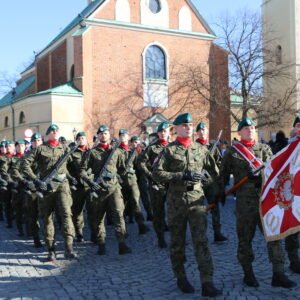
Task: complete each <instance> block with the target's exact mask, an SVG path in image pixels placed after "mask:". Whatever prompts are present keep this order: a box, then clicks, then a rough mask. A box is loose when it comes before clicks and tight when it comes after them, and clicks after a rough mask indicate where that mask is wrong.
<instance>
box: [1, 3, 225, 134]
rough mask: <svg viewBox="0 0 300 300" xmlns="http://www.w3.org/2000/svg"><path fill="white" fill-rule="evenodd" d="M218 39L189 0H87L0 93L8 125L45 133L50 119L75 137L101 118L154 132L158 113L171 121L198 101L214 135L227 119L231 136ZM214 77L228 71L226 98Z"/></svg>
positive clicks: (196, 108) (197, 116)
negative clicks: (214, 98)
mask: <svg viewBox="0 0 300 300" xmlns="http://www.w3.org/2000/svg"><path fill="white" fill-rule="evenodd" d="M214 39H215V34H214V32H213V31H212V30H211V29H210V27H209V26H208V24H207V23H206V22H205V21H204V19H203V18H202V16H201V15H200V13H199V12H198V10H197V9H196V8H195V6H194V5H193V3H192V2H191V1H189V0H172V1H171V0H94V1H88V3H87V7H86V8H85V9H84V10H83V11H82V12H81V13H80V14H79V15H78V16H77V17H76V18H75V19H74V20H73V21H72V22H71V23H70V24H69V25H68V26H67V27H66V28H65V29H64V30H63V31H62V32H61V33H60V34H59V35H58V36H57V37H55V38H54V39H53V40H52V41H51V42H50V43H49V44H48V45H47V46H46V47H45V48H44V49H43V50H42V51H41V52H40V53H38V54H37V55H36V59H35V62H34V64H33V65H32V66H31V67H29V68H28V69H27V70H25V71H24V72H23V73H22V74H21V75H22V78H21V80H20V82H19V83H18V85H17V87H16V89H15V91H12V92H11V93H10V94H9V95H6V96H5V97H4V98H3V99H2V100H1V101H0V134H1V136H2V138H3V137H4V136H6V137H9V138H10V132H11V131H12V126H13V125H14V130H15V136H16V137H17V138H18V137H20V135H21V133H22V131H23V130H24V129H26V128H32V129H33V130H39V131H41V132H42V133H44V132H45V128H47V126H48V125H49V124H50V123H51V122H53V123H57V124H58V125H59V126H60V127H61V129H62V135H64V136H65V137H66V138H67V139H73V134H74V132H76V131H79V130H86V131H87V132H88V135H89V137H91V136H92V135H93V134H94V133H95V131H96V130H97V127H98V126H99V124H102V123H106V124H107V125H108V126H110V128H111V129H112V133H113V135H117V133H118V129H119V128H121V127H125V128H129V129H130V133H134V134H145V133H148V134H151V133H152V132H153V131H154V130H155V129H154V127H155V126H154V123H153V124H151V122H150V121H151V120H152V119H153V120H154V119H155V116H160V118H161V119H167V120H170V121H172V120H173V118H174V117H175V116H176V114H178V113H180V112H185V111H190V112H192V114H193V117H194V120H195V122H198V121H206V122H207V123H208V124H209V126H210V128H211V134H212V137H211V138H213V135H217V132H218V130H220V129H221V127H222V128H223V129H224V137H225V138H227V139H230V114H229V113H228V112H227V113H224V109H223V108H222V107H225V106H226V105H227V107H229V105H230V104H229V90H228V67H227V65H228V64H227V53H226V52H225V51H224V50H223V49H221V48H220V47H217V46H216V45H214V44H213V40H214ZM219 62H222V63H219ZM224 62H225V64H224ZM196 71H197V72H198V73H197V74H199V72H200V73H201V75H202V76H201V78H202V87H201V91H199V89H198V87H197V83H195V82H193V80H192V78H193V72H196ZM212 77H214V78H219V79H220V80H218V82H219V85H222V101H223V102H224V103H225V105H222V106H218V105H214V106H212V105H211V103H210V102H211V101H209V100H210V94H211V88H212V86H211V78H212ZM203 82H204V84H203ZM224 87H225V93H224ZM12 112H13V113H12ZM22 112H23V115H24V116H23V115H22V116H23V119H22V118H21V117H20V114H21V113H22ZM6 117H8V119H9V120H8V122H6V121H5V120H6ZM20 118H21V121H22V122H21V123H20V122H18V121H20V120H19V119H20ZM151 118H152V119H151ZM10 119H14V122H12V120H11V121H10ZM2 120H3V121H2ZM149 120H150V121H149ZM156 121H157V120H156V119H155V120H154V121H153V122H156ZM1 122H2V124H3V127H2V126H1ZM5 122H6V123H5ZM13 123H14V124H13ZM5 125H6V126H5Z"/></svg>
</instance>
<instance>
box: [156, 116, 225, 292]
mask: <svg viewBox="0 0 300 300" xmlns="http://www.w3.org/2000/svg"><path fill="white" fill-rule="evenodd" d="M173 124H174V125H175V130H176V133H177V139H176V140H175V141H174V142H172V143H170V144H169V145H168V146H167V147H166V148H165V149H164V152H163V155H162V156H161V158H160V160H159V161H158V162H157V164H156V166H155V167H154V171H153V179H154V181H155V182H159V183H167V184H168V190H167V211H168V224H169V228H170V233H171V246H170V252H171V253H170V255H171V262H172V268H173V272H174V274H175V276H176V277H177V286H178V287H179V289H180V290H181V291H182V292H184V293H193V292H194V288H193V286H192V285H191V284H190V283H189V281H188V279H187V277H186V273H185V268H184V263H185V261H186V259H185V240H186V229H187V224H188V223H189V228H190V230H191V234H192V240H193V245H194V251H195V255H196V260H197V263H198V269H199V271H200V277H201V282H202V296H208V297H216V296H218V295H221V294H222V292H221V291H220V290H218V289H217V288H216V287H215V286H214V284H213V262H212V257H211V254H210V250H209V247H208V240H207V237H206V230H207V213H206V207H205V206H204V199H205V198H204V193H203V190H202V187H201V182H200V180H201V179H202V174H201V173H200V172H201V171H202V170H203V169H205V170H207V171H208V172H209V174H210V175H211V176H212V177H213V178H214V177H216V176H217V168H216V165H215V161H214V159H213V158H212V157H211V156H210V154H209V151H208V150H207V149H205V148H204V147H202V146H200V145H199V144H198V143H193V141H192V135H193V123H192V116H191V114H190V113H185V114H181V115H179V116H177V117H176V119H175V121H174V123H173Z"/></svg>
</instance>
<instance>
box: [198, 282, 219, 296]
mask: <svg viewBox="0 0 300 300" xmlns="http://www.w3.org/2000/svg"><path fill="white" fill-rule="evenodd" d="M220 295H222V291H221V290H219V289H217V288H216V287H215V286H214V284H213V283H212V282H203V283H202V296H203V297H217V296H220Z"/></svg>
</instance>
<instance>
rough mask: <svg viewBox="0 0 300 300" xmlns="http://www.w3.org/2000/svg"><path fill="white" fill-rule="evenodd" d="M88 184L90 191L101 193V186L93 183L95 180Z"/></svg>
mask: <svg viewBox="0 0 300 300" xmlns="http://www.w3.org/2000/svg"><path fill="white" fill-rule="evenodd" d="M87 184H88V185H89V187H90V189H91V190H92V191H93V192H97V191H99V190H100V188H101V187H100V185H99V184H98V183H97V182H95V181H93V180H89V181H88V182H87Z"/></svg>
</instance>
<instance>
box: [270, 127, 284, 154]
mask: <svg viewBox="0 0 300 300" xmlns="http://www.w3.org/2000/svg"><path fill="white" fill-rule="evenodd" d="M287 145H288V139H287V138H286V136H285V134H284V132H283V131H281V130H279V131H278V132H277V133H276V140H275V144H274V146H273V147H272V152H273V154H276V153H277V152H279V151H280V150H282V149H283V148H284V147H285V146H287Z"/></svg>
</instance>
